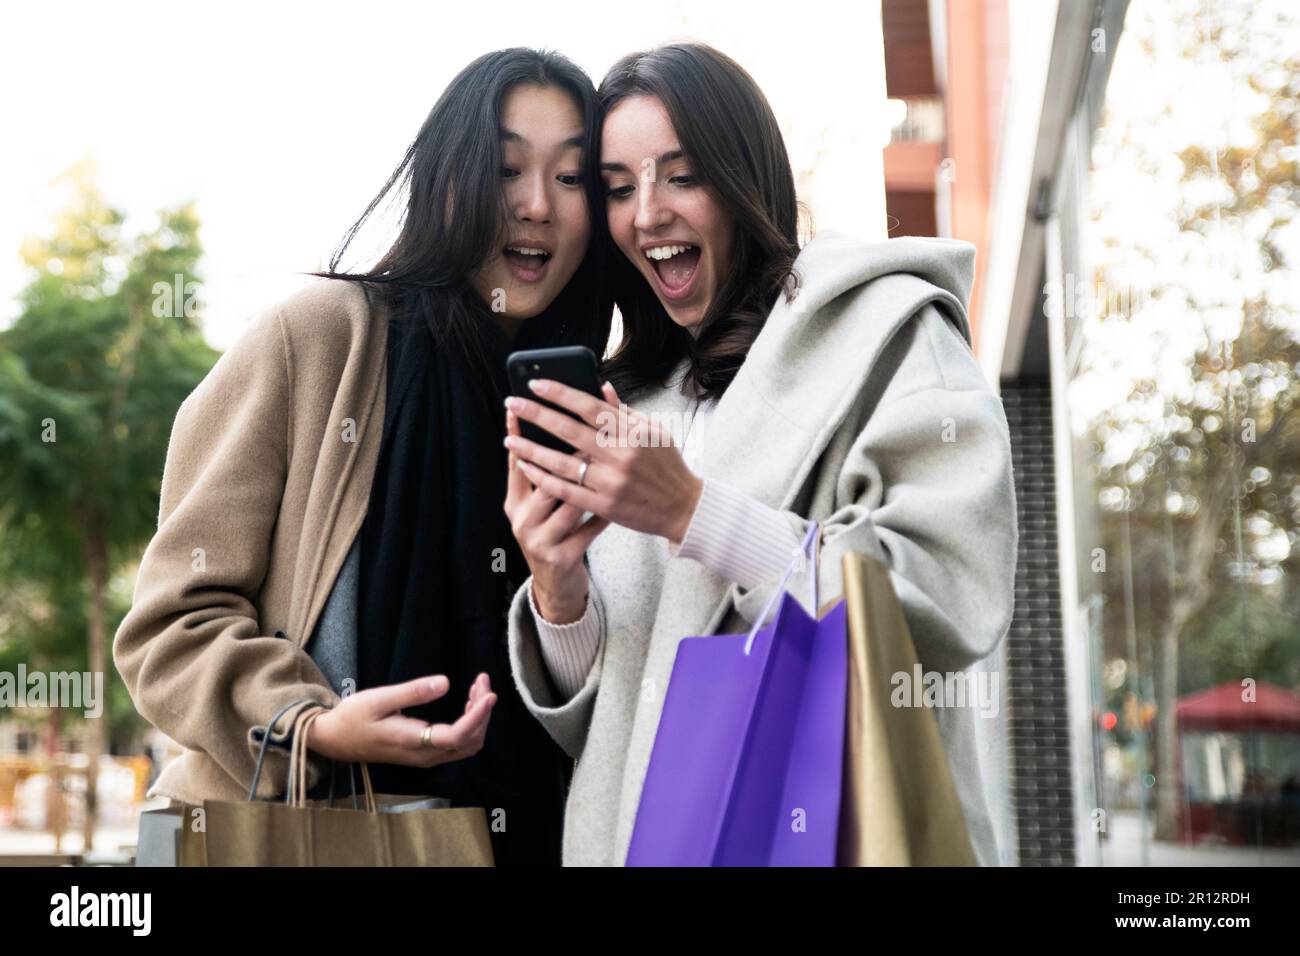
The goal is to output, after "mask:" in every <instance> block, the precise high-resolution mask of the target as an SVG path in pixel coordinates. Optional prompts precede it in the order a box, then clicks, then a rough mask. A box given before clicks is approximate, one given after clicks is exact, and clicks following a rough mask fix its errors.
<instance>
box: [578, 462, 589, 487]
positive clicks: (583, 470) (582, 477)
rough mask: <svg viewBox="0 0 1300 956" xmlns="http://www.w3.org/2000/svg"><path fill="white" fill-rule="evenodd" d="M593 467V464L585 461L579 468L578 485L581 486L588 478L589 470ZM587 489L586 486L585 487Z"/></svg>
mask: <svg viewBox="0 0 1300 956" xmlns="http://www.w3.org/2000/svg"><path fill="white" fill-rule="evenodd" d="M590 467H591V462H589V461H584V462H583V463H582V465H581V466H579V468H578V484H579V485H581V484H582V483H583V482H584V481H585V480H586V478H587V469H588V468H590ZM584 487H585V486H584Z"/></svg>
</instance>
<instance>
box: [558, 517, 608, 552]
mask: <svg viewBox="0 0 1300 956" xmlns="http://www.w3.org/2000/svg"><path fill="white" fill-rule="evenodd" d="M609 524H610V522H609V519H608V518H600V517H596V516H594V515H593V516H592V517H590V518H588V519H587V520H586V521H585V522H584V523H583V524H582V525H581V526H580V527H579V528H578V530H577V531H575V532H573V533H572V534H571V535H569V536H568V537H567V538H565V539H564V541H563V542H562V544H561V545H560V547H561V548H562V549H563V550H564V552H565V554H564V557H565V558H566V559H567V560H571V561H573V562H575V563H576V562H578V561H580V560H581V559H582V556H583V555H584V554H586V553H587V549H588V548H590V547H591V542H593V541H595V540H596V538H597V537H599V535H600V533H601V532H602V531H604V530H605V529H606V528H608V527H609Z"/></svg>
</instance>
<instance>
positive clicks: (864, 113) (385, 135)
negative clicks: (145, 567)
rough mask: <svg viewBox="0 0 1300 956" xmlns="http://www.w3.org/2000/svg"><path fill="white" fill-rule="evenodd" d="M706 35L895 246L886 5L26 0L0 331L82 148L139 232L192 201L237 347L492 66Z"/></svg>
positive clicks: (800, 160)
mask: <svg viewBox="0 0 1300 956" xmlns="http://www.w3.org/2000/svg"><path fill="white" fill-rule="evenodd" d="M674 39H698V40H703V41H705V42H709V43H712V44H714V45H715V46H717V47H719V48H720V49H722V50H723V51H724V52H726V53H728V54H729V55H731V56H733V57H734V58H735V59H737V60H738V61H739V62H740V63H741V64H742V65H743V66H745V67H746V68H747V69H748V70H749V71H750V72H751V73H752V74H753V75H754V77H755V79H756V80H757V81H758V83H759V85H760V86H762V87H763V89H764V92H765V93H766V94H767V96H768V99H769V100H770V101H771V103H772V105H773V108H774V109H775V111H776V113H777V115H778V119H779V120H780V122H781V124H782V127H783V130H784V132H785V134H786V137H787V143H788V145H789V147H790V151H791V155H792V161H793V163H794V166H795V169H796V173H797V174H798V173H804V174H805V177H807V174H809V173H810V172H811V171H812V170H813V169H814V168H815V170H816V173H815V175H814V176H811V178H810V179H808V178H806V179H805V181H806V185H807V186H808V187H809V188H808V189H806V190H805V192H804V194H803V198H804V199H805V201H807V202H808V203H809V205H810V206H811V208H812V211H813V213H814V219H815V222H816V224H817V226H818V227H819V228H836V229H841V230H848V231H852V232H857V233H859V234H862V235H867V236H873V237H883V223H884V193H883V184H882V182H881V157H880V146H881V144H882V143H883V141H884V138H887V130H885V129H884V119H883V116H884V112H885V111H884V108H883V107H884V65H883V52H882V48H881V38H880V15H879V4H878V0H868V2H853V3H845V2H842V0H817V2H803V3H800V4H798V5H797V6H791V5H790V4H786V3H771V2H768V3H760V2H751V3H743V4H735V3H708V2H702V0H690V2H682V0H665V2H656V3H641V2H637V3H609V2H606V3H593V2H587V0H583V2H566V3H563V4H558V5H551V4H538V3H517V2H491V3H481V2H472V0H471V2H461V3H452V4H444V3H396V2H377V0H370V2H365V3H356V2H352V3H329V2H325V3H322V2H316V3H279V2H276V3H270V2H262V3H238V2H225V3H210V4H204V5H198V4H184V5H182V4H176V3H130V4H107V3H59V2H47V3H25V4H22V5H19V6H15V7H11V8H9V9H7V10H6V11H5V22H4V26H3V30H2V31H0V89H2V90H3V91H4V95H3V102H0V130H3V140H4V148H3V149H2V150H0V326H2V325H3V324H7V322H9V321H12V319H13V317H14V316H15V315H16V314H17V311H18V309H17V305H16V303H15V301H14V296H15V295H16V293H17V292H18V291H19V290H20V289H21V288H22V286H23V285H24V284H25V282H26V281H27V278H28V276H27V275H26V273H25V271H24V269H23V267H22V264H21V261H20V259H19V258H18V250H19V246H20V244H21V242H22V239H23V237H24V236H26V235H31V234H36V233H40V232H41V231H43V230H44V229H45V228H46V227H47V223H48V221H49V218H50V216H51V214H52V212H53V211H54V208H55V207H56V203H57V198H58V197H57V193H56V192H55V191H54V190H51V189H50V188H49V183H50V181H51V179H52V178H53V177H54V176H55V175H56V174H57V173H59V172H60V171H62V170H64V169H66V168H67V167H68V166H70V165H71V164H72V163H73V162H75V161H77V160H79V159H81V158H83V157H86V156H89V157H92V158H93V159H94V160H95V161H96V162H97V163H98V166H99V171H100V172H99V181H100V184H101V186H102V188H103V190H104V192H105V194H106V196H107V198H108V200H109V202H111V203H112V204H113V205H115V206H117V207H118V208H121V209H123V210H125V211H126V212H127V213H128V215H130V216H131V217H134V218H135V221H136V222H137V223H142V222H144V221H146V220H147V218H148V216H149V215H150V213H151V212H152V211H153V210H155V209H158V208H161V207H164V206H170V205H174V204H176V203H179V202H182V201H185V200H189V199H193V200H196V201H197V203H198V210H199V214H200V217H201V221H202V232H201V236H202V240H203V243H204V246H205V250H206V254H205V257H204V260H203V264H202V271H203V274H204V278H205V280H206V281H205V284H204V287H203V294H202V299H203V302H204V305H205V316H206V318H205V329H206V332H207V335H208V338H209V339H210V340H211V341H212V343H213V344H214V345H216V346H217V347H219V348H225V347H227V346H228V345H229V344H230V343H231V342H232V341H233V340H234V338H235V337H236V336H237V335H238V334H239V332H240V330H241V329H242V328H243V327H244V325H245V324H246V322H247V320H248V319H249V318H251V316H252V315H254V314H255V313H256V312H257V311H259V310H260V309H262V308H265V307H266V306H269V305H271V304H272V303H274V302H275V301H277V300H278V299H280V298H281V297H283V296H284V295H286V294H287V293H289V292H291V291H292V290H293V289H294V288H296V287H297V286H298V285H299V284H300V283H301V282H302V281H303V280H302V279H301V277H300V276H299V275H297V273H300V272H301V271H304V270H310V269H314V268H318V267H319V266H320V265H321V264H323V260H324V257H326V256H327V255H328V253H329V251H330V249H331V248H332V247H333V245H334V244H335V242H336V241H337V240H338V238H339V237H340V235H341V234H342V233H343V231H344V230H345V229H346V227H347V226H348V224H349V223H350V222H351V221H352V220H353V219H354V218H355V217H356V216H357V215H358V214H359V213H360V212H361V211H362V209H364V207H365V204H366V203H367V202H368V201H369V199H370V198H371V196H372V195H373V194H374V193H375V192H376V191H377V190H378V189H379V187H380V186H381V185H382V184H383V182H384V180H385V179H386V178H387V176H388V174H389V173H390V172H391V171H392V168H393V167H394V165H395V164H396V163H397V162H398V160H399V159H400V158H401V156H402V153H403V151H404V149H405V147H406V145H407V143H408V142H409V141H410V139H411V138H412V136H413V135H414V134H415V132H416V130H417V128H418V127H419V125H420V123H421V121H422V120H423V119H424V117H425V115H426V114H427V112H428V110H429V108H430V107H431V106H432V105H433V103H434V101H435V100H436V98H437V96H438V94H439V93H440V92H441V91H442V89H443V87H444V86H445V85H446V83H447V81H448V80H450V79H451V77H452V76H453V75H455V73H456V72H457V71H459V70H460V69H461V68H462V67H463V66H464V65H465V64H467V63H468V62H469V61H470V60H471V59H473V58H474V57H475V56H477V55H479V54H480V53H484V52H487V51H489V50H493V49H499V48H502V47H508V46H516V45H524V46H538V47H551V48H554V49H558V50H560V51H562V52H564V53H566V54H568V55H569V56H570V57H571V58H572V59H574V60H575V61H576V62H577V63H578V64H579V65H580V66H582V67H583V68H584V69H586V70H587V71H588V73H590V74H591V76H592V78H593V80H594V81H595V82H599V80H600V77H601V76H602V75H603V73H604V71H605V70H606V69H607V68H608V67H609V66H610V65H611V64H612V63H613V62H614V60H616V59H617V58H618V57H619V56H620V55H622V54H624V53H627V52H630V51H632V50H637V49H643V48H645V47H648V46H653V45H655V44H658V43H661V42H666V41H670V40H674Z"/></svg>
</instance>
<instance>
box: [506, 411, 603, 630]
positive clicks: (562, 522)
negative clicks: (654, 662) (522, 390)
mask: <svg viewBox="0 0 1300 956" xmlns="http://www.w3.org/2000/svg"><path fill="white" fill-rule="evenodd" d="M552 414H556V413H552ZM561 417H563V416H561ZM506 435H507V438H518V439H519V440H520V441H526V439H523V438H522V437H520V434H519V419H518V418H517V417H516V416H515V414H514V413H513V412H506ZM529 444H532V442H529ZM538 447H541V446H538ZM556 454H559V452H556ZM518 464H519V460H518V458H517V457H516V456H515V454H514V452H513V451H512V452H511V453H510V475H509V478H508V480H507V484H506V500H505V512H506V517H508V518H509V519H510V527H511V529H512V530H513V531H514V535H515V539H516V540H517V541H518V542H519V549H520V550H521V551H522V552H523V554H524V559H525V560H526V561H527V562H528V568H529V570H530V571H531V572H532V575H533V601H534V603H535V604H536V605H537V610H538V611H540V612H541V615H542V617H544V618H545V619H546V620H547V621H550V622H551V623H552V624H570V623H572V622H574V621H576V620H578V619H580V618H581V617H582V615H583V613H584V612H585V611H586V607H587V587H588V582H587V568H586V566H585V565H584V564H583V563H582V557H583V555H584V554H586V553H587V548H588V547H590V546H591V542H592V541H594V540H595V539H596V536H597V535H599V534H600V533H601V532H602V531H604V530H605V528H607V527H608V526H609V522H608V521H606V520H605V519H603V518H599V517H593V518H589V519H588V520H587V521H586V522H583V520H582V514H583V511H582V509H581V508H578V507H575V506H574V505H571V504H567V503H564V502H557V500H556V498H555V496H554V495H551V494H550V493H548V492H547V491H544V490H543V489H541V488H534V487H533V486H532V485H530V484H529V481H528V478H527V477H526V476H525V474H524V472H523V471H522V470H521V469H520V468H519V467H518ZM557 504H558V507H557Z"/></svg>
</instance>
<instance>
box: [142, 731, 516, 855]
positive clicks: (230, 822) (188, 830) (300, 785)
mask: <svg viewBox="0 0 1300 956" xmlns="http://www.w3.org/2000/svg"><path fill="white" fill-rule="evenodd" d="M321 713H322V712H321V711H315V712H314V713H310V714H307V715H305V716H303V717H302V718H301V719H300V720H299V721H297V722H296V723H297V726H296V730H295V733H294V738H293V746H292V751H291V758H290V763H291V768H290V777H289V779H290V801H289V802H288V803H271V802H267V801H260V800H249V801H243V802H233V801H224V800H205V801H204V802H203V805H202V806H201V807H170V808H168V812H173V813H174V812H179V813H180V815H181V817H182V820H183V823H182V825H181V827H180V831H179V839H178V844H179V845H178V854H177V856H178V864H179V865H180V866H492V865H493V856H492V843H491V839H490V838H489V836H488V826H487V814H486V812H485V811H484V810H483V808H482V807H472V808H454V809H435V810H421V809H414V810H413V809H404V810H401V812H392V811H393V810H394V809H396V808H398V807H400V806H401V805H403V804H410V803H411V802H412V801H416V800H418V799H419V798H415V797H410V796H400V795H391V794H381V795H378V796H376V794H375V793H374V790H373V788H372V786H371V783H370V771H369V769H368V768H367V767H366V766H365V765H364V764H362V765H361V779H362V782H363V784H364V787H365V808H364V809H360V810H354V809H350V808H348V809H344V808H342V807H335V806H331V805H330V803H329V802H328V801H325V800H311V801H309V800H307V799H306V778H307V774H306V771H305V766H306V759H307V749H306V745H305V743H304V741H305V740H306V738H307V734H306V729H307V727H308V726H310V724H311V722H312V721H314V720H315V719H316V718H317V717H319V716H320V714H321ZM268 736H269V734H268ZM254 787H256V785H254Z"/></svg>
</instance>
